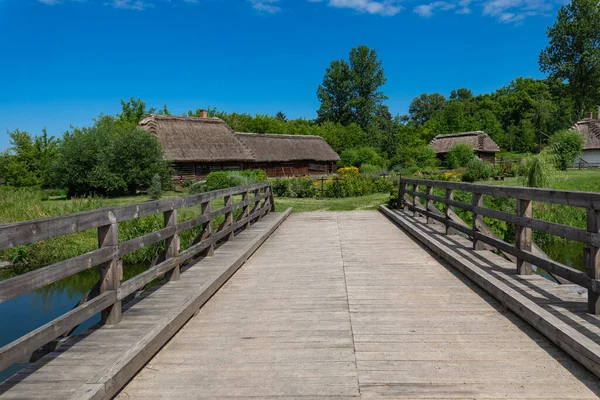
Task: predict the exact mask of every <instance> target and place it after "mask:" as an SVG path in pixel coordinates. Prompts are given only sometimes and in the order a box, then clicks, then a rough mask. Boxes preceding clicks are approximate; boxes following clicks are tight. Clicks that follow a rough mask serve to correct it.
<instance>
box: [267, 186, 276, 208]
mask: <svg viewBox="0 0 600 400" xmlns="http://www.w3.org/2000/svg"><path fill="white" fill-rule="evenodd" d="M267 190H268V191H269V201H270V202H271V208H270V209H269V211H271V212H275V197H273V188H272V187H271V185H269V186H267Z"/></svg>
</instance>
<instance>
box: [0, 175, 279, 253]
mask: <svg viewBox="0 0 600 400" xmlns="http://www.w3.org/2000/svg"><path fill="white" fill-rule="evenodd" d="M267 186H270V183H269V182H262V183H256V184H254V185H247V186H236V187H233V188H227V189H219V190H214V191H210V192H204V193H199V194H194V195H190V196H184V197H173V198H168V199H162V200H155V201H147V202H143V203H135V204H128V205H124V206H113V207H103V208H98V209H96V210H90V211H82V212H78V213H72V214H64V215H58V216H55V217H48V218H38V219H32V220H27V221H20V222H12V223H9V224H2V225H0V250H4V249H8V248H12V247H15V246H21V245H25V244H30V243H35V242H39V241H42V240H46V239H51V238H54V237H59V236H64V235H69V234H72V233H78V232H82V231H85V230H88V229H93V228H97V227H99V226H102V225H107V224H111V223H117V222H123V221H128V220H132V219H136V218H142V217H147V216H149V215H154V214H158V213H161V212H165V211H172V210H177V209H180V208H187V207H192V206H197V205H198V204H201V203H203V202H205V201H208V200H216V199H219V198H222V197H225V196H227V195H237V194H241V193H243V192H245V191H249V190H255V189H262V188H265V187H267Z"/></svg>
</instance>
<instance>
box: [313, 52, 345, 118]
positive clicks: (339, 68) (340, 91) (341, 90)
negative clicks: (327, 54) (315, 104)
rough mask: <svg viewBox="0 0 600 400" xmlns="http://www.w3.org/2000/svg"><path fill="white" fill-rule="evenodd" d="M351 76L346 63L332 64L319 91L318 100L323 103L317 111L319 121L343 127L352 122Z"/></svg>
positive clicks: (339, 61) (340, 61) (342, 61)
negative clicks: (336, 123) (334, 123)
mask: <svg viewBox="0 0 600 400" xmlns="http://www.w3.org/2000/svg"><path fill="white" fill-rule="evenodd" d="M350 76H351V75H350V66H349V65H348V63H347V62H346V61H344V60H335V61H332V62H331V64H330V65H329V68H327V71H326V72H325V76H324V77H323V83H322V84H321V85H319V87H318V89H317V98H318V99H319V101H320V102H321V107H320V108H319V110H318V111H317V121H319V122H327V121H329V122H339V123H340V124H342V125H348V124H350V123H351V122H352V110H351V108H350V100H351V99H352V82H351V78H350Z"/></svg>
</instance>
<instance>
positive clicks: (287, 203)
mask: <svg viewBox="0 0 600 400" xmlns="http://www.w3.org/2000/svg"><path fill="white" fill-rule="evenodd" d="M389 198H390V195H389V193H376V194H371V195H368V196H361V197H348V198H343V199H313V198H310V199H291V198H287V197H275V209H276V211H284V210H285V209H287V208H288V207H293V208H294V211H295V212H305V211H352V210H376V209H377V208H378V207H379V205H381V204H383V203H385V202H387V200H388V199H389Z"/></svg>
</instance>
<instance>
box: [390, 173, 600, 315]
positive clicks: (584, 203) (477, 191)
mask: <svg viewBox="0 0 600 400" xmlns="http://www.w3.org/2000/svg"><path fill="white" fill-rule="evenodd" d="M409 187H410V189H409ZM420 187H424V188H425V190H424V191H419V188H420ZM435 188H437V189H443V190H444V191H445V192H444V193H445V195H444V196H436V195H434V193H433V190H434V189H435ZM455 191H463V192H469V193H471V203H470V204H469V203H465V202H461V201H457V200H455V198H454V195H455ZM410 196H412V197H410ZM483 196H492V197H504V198H511V199H515V200H516V203H517V210H516V211H517V212H516V214H511V213H508V212H504V211H499V210H494V209H491V208H487V207H485V206H484V202H483ZM398 199H399V204H400V207H401V208H405V209H407V210H410V211H412V212H413V215H415V216H416V215H419V214H420V215H423V216H425V217H426V218H427V222H430V221H431V220H435V221H439V222H441V223H442V224H444V225H445V227H446V233H449V232H450V231H452V230H455V231H458V232H462V233H463V234H466V235H468V236H469V237H470V238H471V239H472V240H473V248H474V249H476V250H477V249H483V248H484V246H485V245H489V246H491V247H493V248H495V249H497V250H499V251H501V252H503V253H505V254H507V255H509V256H513V257H511V258H512V259H514V260H516V269H517V273H518V274H521V275H527V274H531V273H532V266H536V267H539V268H542V269H544V270H546V271H548V272H549V273H551V274H553V275H554V276H557V277H560V278H562V279H563V280H566V281H568V282H572V283H575V284H577V285H580V286H582V287H584V288H586V289H587V290H588V311H589V312H590V313H593V314H600V281H599V279H600V193H592V192H576V191H561V190H551V189H534V188H523V187H506V186H492V185H478V184H469V183H457V182H446V181H430V180H421V179H407V178H402V179H401V181H400V189H399V194H398ZM420 199H425V201H426V204H425V205H423V204H422V203H421V201H420ZM534 201H535V202H543V203H551V204H559V205H564V206H572V207H580V208H584V209H585V210H586V213H587V229H585V230H584V229H579V228H575V227H572V226H568V225H562V224H558V223H555V222H549V221H544V220H540V219H536V218H534V217H533V207H532V202H534ZM434 202H438V203H441V204H442V205H443V206H444V212H443V213H442V212H440V211H438V210H437V209H436V208H435V206H434V204H433V203H434ZM455 207H456V208H460V209H462V210H465V211H467V212H471V213H472V217H473V218H472V219H473V226H472V227H471V226H469V225H467V224H465V223H461V222H458V221H457V219H456V218H452V216H453V215H455V213H454V208H455ZM483 217H489V218H493V219H497V220H500V221H504V222H507V223H510V224H514V225H515V228H516V229H515V239H516V240H515V242H516V244H515V245H513V244H511V243H507V242H505V241H503V240H501V239H500V238H498V237H496V236H495V235H493V234H492V233H491V229H490V228H489V227H487V226H486V225H485V224H484V222H483ZM533 230H536V231H540V232H545V233H548V234H551V235H556V236H560V237H562V238H565V239H569V240H573V241H577V242H580V243H583V244H585V245H586V246H587V247H586V249H585V255H584V256H585V257H584V259H585V267H586V268H587V273H586V272H584V271H580V270H578V269H575V268H572V267H569V266H567V265H564V264H561V263H559V262H556V261H554V260H551V259H549V258H548V257H544V256H542V255H540V254H539V253H537V252H535V251H534V250H535V249H534V247H535V244H534V243H533V242H532V231H533Z"/></svg>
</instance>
